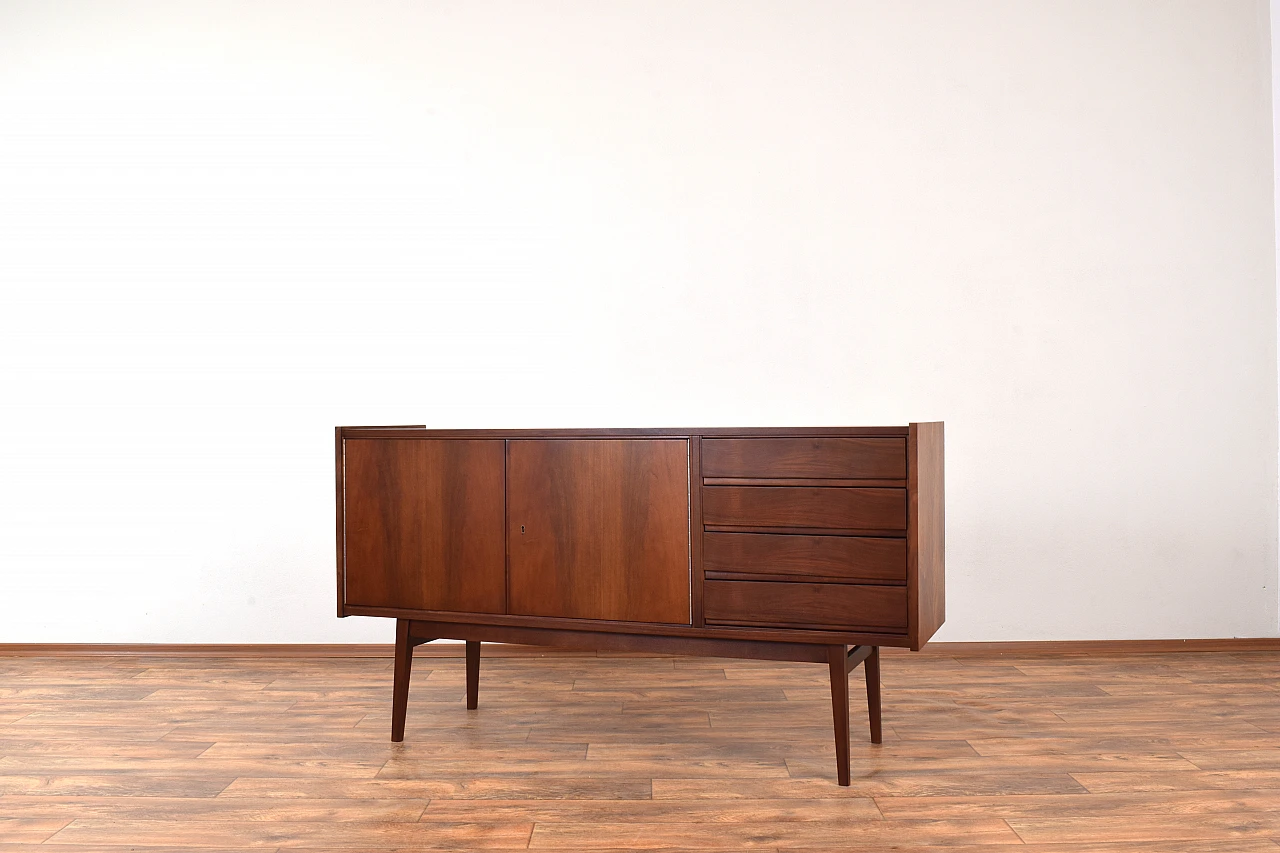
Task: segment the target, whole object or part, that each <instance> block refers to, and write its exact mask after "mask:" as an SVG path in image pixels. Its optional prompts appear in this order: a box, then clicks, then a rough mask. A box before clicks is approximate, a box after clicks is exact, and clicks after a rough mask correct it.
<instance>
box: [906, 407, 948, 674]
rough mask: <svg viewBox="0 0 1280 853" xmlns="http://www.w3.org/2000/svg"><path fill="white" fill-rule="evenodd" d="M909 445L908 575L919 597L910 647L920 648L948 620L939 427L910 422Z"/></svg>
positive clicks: (941, 453)
mask: <svg viewBox="0 0 1280 853" xmlns="http://www.w3.org/2000/svg"><path fill="white" fill-rule="evenodd" d="M908 441H909V446H910V452H911V466H910V467H911V471H910V481H909V483H908V494H909V495H910V497H909V512H910V516H911V525H910V526H911V535H910V536H909V537H908V539H909V542H910V552H909V554H908V573H909V574H914V576H915V584H914V586H913V588H914V589H915V591H916V596H917V600H916V602H915V603H914V606H913V607H912V610H913V614H914V616H915V618H914V620H913V622H914V624H913V625H912V630H911V647H912V648H914V649H919V648H920V647H921V646H923V645H924V644H925V643H927V642H928V641H929V638H930V637H932V636H933V635H934V634H935V633H936V632H937V630H938V629H939V628H941V627H942V623H943V622H944V621H946V618H947V613H946V595H945V587H946V579H945V574H946V571H945V563H944V556H943V555H944V552H945V542H944V539H945V529H946V525H945V523H944V521H945V519H944V515H945V512H946V498H945V495H944V488H943V483H944V476H943V452H942V451H943V431H942V423H940V422H934V423H918V424H911V435H910V437H909V439H908Z"/></svg>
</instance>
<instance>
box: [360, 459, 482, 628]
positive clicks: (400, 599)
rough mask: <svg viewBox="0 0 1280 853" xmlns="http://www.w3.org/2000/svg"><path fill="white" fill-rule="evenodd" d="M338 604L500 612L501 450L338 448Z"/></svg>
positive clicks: (468, 611)
mask: <svg viewBox="0 0 1280 853" xmlns="http://www.w3.org/2000/svg"><path fill="white" fill-rule="evenodd" d="M345 457H346V472H345V481H346V501H345V528H346V536H345V545H346V602H347V603H348V604H353V605H354V604H358V605H366V606H375V607H401V608H410V609H417V610H437V611H458V612H467V613H502V612H504V610H505V604H506V602H505V590H504V587H505V558H504V551H505V545H504V542H503V530H504V519H503V442H502V441H500V440H464V439H350V438H349V439H347V440H346V454H345Z"/></svg>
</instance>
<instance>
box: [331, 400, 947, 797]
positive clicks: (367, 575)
mask: <svg viewBox="0 0 1280 853" xmlns="http://www.w3.org/2000/svg"><path fill="white" fill-rule="evenodd" d="M942 444H943V441H942V424H941V423H918V424H911V425H909V426H898V427H856V428H855V427H849V428H830V427H825V428H816V429H799V428H787V429H723V428H720V429H685V430H681V429H636V430H623V429H609V430H428V429H425V428H422V427H339V428H338V430H337V492H338V494H337V522H338V615H339V616H386V617H392V618H395V619H396V620H397V621H396V650H395V674H394V677H393V680H394V685H393V688H394V689H393V694H392V695H393V699H392V713H391V739H392V740H394V741H399V740H402V739H403V737H404V724H405V712H406V708H407V703H408V694H409V672H410V666H411V664H412V660H413V647H414V646H415V645H418V644H420V643H424V642H428V641H429V640H432V639H452V640H463V641H465V642H466V670H467V707H468V708H475V707H476V699H477V691H478V681H479V671H480V643H481V642H486V641H487V642H499V643H529V644H535V645H537V644H545V645H559V646H570V647H580V648H593V649H611V650H652V651H655V652H665V653H672V654H689V655H711V656H718V657H739V658H755V659H765V660H786V661H810V662H814V663H825V664H827V665H828V666H829V667H830V672H831V699H832V708H833V715H834V720H835V739H836V767H837V775H838V779H839V783H840V784H841V785H848V784H849V678H848V674H849V672H850V671H851V670H852V669H853V668H854V667H856V666H857V665H858V664H859V663H865V665H864V667H863V669H864V672H865V675H866V683H867V704H868V716H869V719H870V724H871V740H872V741H874V742H875V743H879V742H880V658H879V649H880V647H881V646H901V647H906V648H911V649H916V650H918V649H919V648H920V647H921V646H923V645H924V644H925V643H926V642H927V641H928V640H929V638H930V637H931V636H933V634H934V632H935V631H937V630H938V627H939V626H941V625H942V621H943V610H944V608H943V459H942V455H943V454H942ZM850 647H852V648H850Z"/></svg>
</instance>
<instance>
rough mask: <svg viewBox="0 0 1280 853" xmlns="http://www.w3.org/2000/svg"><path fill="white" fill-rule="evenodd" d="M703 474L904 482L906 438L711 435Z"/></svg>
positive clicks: (704, 449) (705, 448)
mask: <svg viewBox="0 0 1280 853" xmlns="http://www.w3.org/2000/svg"><path fill="white" fill-rule="evenodd" d="M702 476H704V477H759V478H770V477H772V478H794V479H829V480H904V479H906V476H907V440H906V439H905V438H706V439H703V440H702Z"/></svg>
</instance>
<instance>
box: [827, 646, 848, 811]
mask: <svg viewBox="0 0 1280 853" xmlns="http://www.w3.org/2000/svg"><path fill="white" fill-rule="evenodd" d="M827 659H828V662H829V663H830V665H831V713H832V716H833V717H834V718H835V723H836V777H837V779H838V781H839V782H840V784H841V785H843V786H845V787H848V786H849V668H848V667H849V664H848V658H847V657H846V649H845V647H844V646H830V647H828V649H827Z"/></svg>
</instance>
